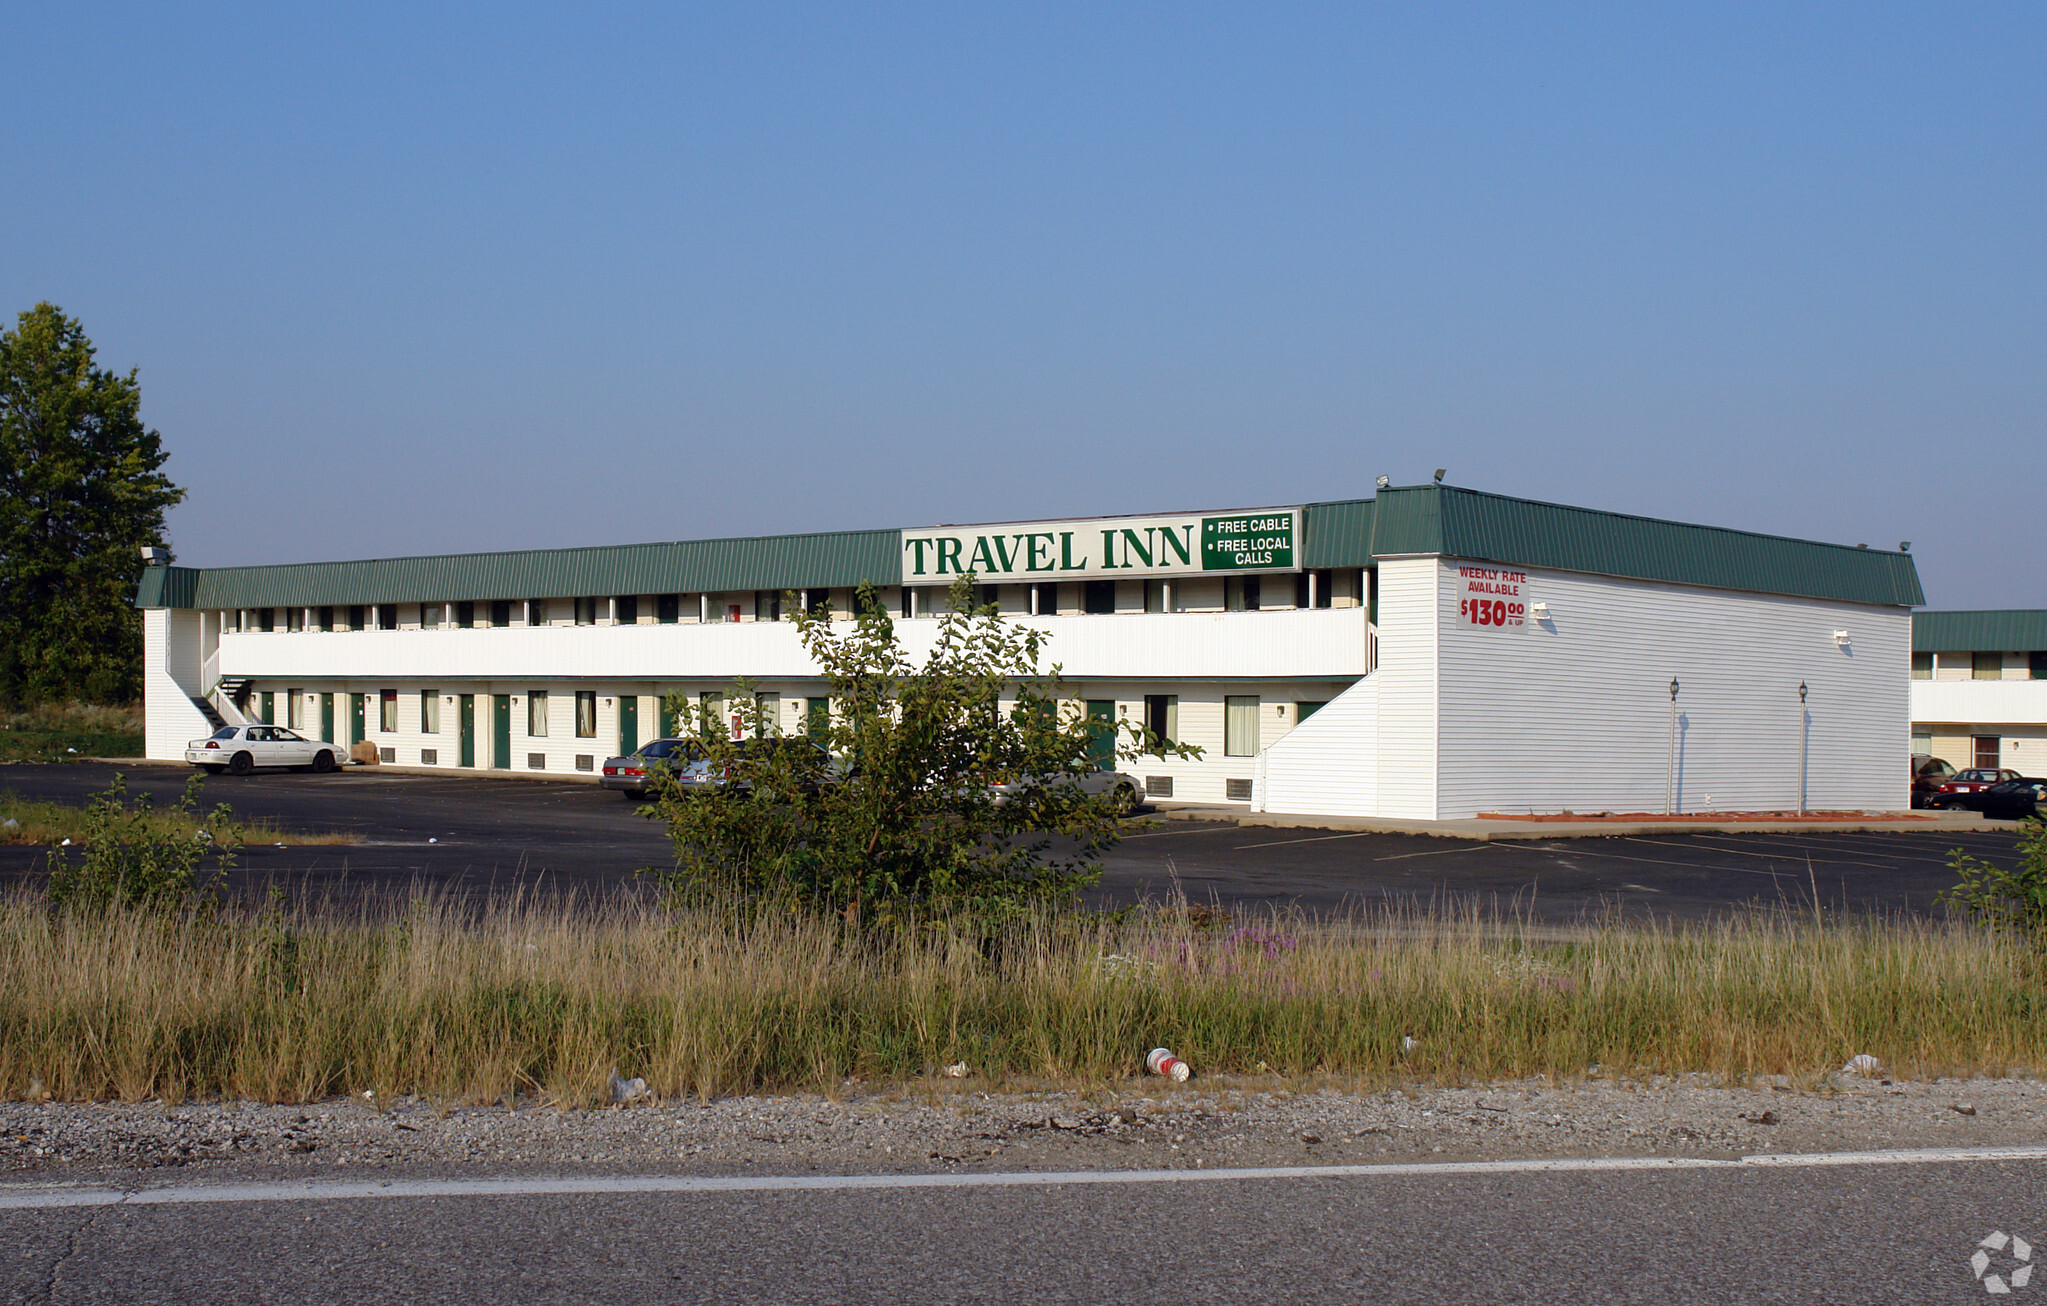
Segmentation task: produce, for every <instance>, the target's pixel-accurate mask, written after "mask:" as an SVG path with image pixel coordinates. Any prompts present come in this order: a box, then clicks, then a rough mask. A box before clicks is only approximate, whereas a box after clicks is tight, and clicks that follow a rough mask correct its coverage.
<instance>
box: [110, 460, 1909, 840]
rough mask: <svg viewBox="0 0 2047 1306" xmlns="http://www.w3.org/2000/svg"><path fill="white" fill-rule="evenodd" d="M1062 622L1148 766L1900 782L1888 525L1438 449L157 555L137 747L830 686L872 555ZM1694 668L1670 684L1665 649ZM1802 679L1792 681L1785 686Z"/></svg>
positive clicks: (357, 739)
mask: <svg viewBox="0 0 2047 1306" xmlns="http://www.w3.org/2000/svg"><path fill="white" fill-rule="evenodd" d="M964 573H971V574H972V575H973V576H974V579H975V581H976V583H977V584H978V585H980V587H981V588H980V591H979V592H978V594H977V599H978V601H980V602H984V603H986V602H993V603H995V604H997V605H998V606H999V607H1000V609H1001V610H1002V611H1003V612H1004V614H1005V615H1006V616H1008V617H1009V618H1010V619H1012V620H1015V621H1018V622H1026V623H1031V624H1034V625H1037V626H1039V627H1041V628H1042V629H1044V630H1045V631H1046V632H1047V635H1048V637H1049V639H1048V650H1049V652H1048V657H1047V663H1048V665H1049V664H1053V663H1056V664H1057V665H1058V666H1059V668H1060V670H1061V673H1062V675H1063V677H1064V678H1065V680H1066V681H1067V682H1068V684H1069V686H1070V691H1069V692H1070V694H1071V696H1072V698H1073V699H1074V700H1075V702H1076V703H1077V704H1078V705H1080V706H1081V707H1082V710H1085V711H1087V712H1089V713H1090V714H1093V715H1096V716H1100V717H1112V718H1125V719H1130V720H1135V721H1144V722H1146V723H1148V724H1150V725H1151V726H1152V727H1153V729H1155V730H1157V731H1158V732H1159V733H1160V734H1162V735H1165V736H1166V737H1168V738H1172V739H1175V740H1179V741H1183V742H1187V743H1192V744H1195V745H1198V746H1199V747H1200V748H1201V749H1202V755H1201V756H1200V757H1199V758H1198V759H1192V760H1178V759H1166V758H1160V757H1145V758H1139V759H1135V760H1132V761H1126V762H1125V763H1123V764H1122V765H1123V767H1124V769H1126V770H1128V771H1130V772H1132V773H1133V774H1135V775H1138V776H1139V777H1140V778H1141V779H1142V780H1143V782H1144V784H1145V787H1146V790H1147V792H1148V793H1149V794H1150V795H1151V796H1152V797H1153V798H1155V799H1157V800H1160V801H1167V800H1171V801H1195V802H1207V803H1229V804H1236V805H1241V806H1244V807H1247V808H1259V809H1263V810H1269V811H1278V812H1298V813H1307V814H1332V815H1336V814H1358V815H1381V816H1398V817H1408V818H1417V819H1442V818H1450V817H1458V816H1468V815H1472V814H1475V813H1477V812H1482V811H1512V812H1521V811H1536V812H1544V811H1560V810H1566V809H1569V810H1575V811H1600V810H1616V811H1619V810H1631V811H1633V810H1663V808H1664V806H1665V805H1666V804H1667V805H1669V806H1671V808H1672V809H1673V810H1681V811H1696V810H1703V809H1705V808H1709V807H1711V808H1720V809H1723V810H1724V809H1748V808H1758V807H1761V808H1773V809H1774V808H1787V807H1795V806H1797V805H1798V804H1799V802H1800V801H1801V800H1803V801H1804V802H1805V803H1806V804H1807V805H1808V806H1810V807H1813V808H1857V809H1877V808H1898V807H1903V806H1905V805H1906V802H1907V798H1908V792H1907V765H1906V763H1907V755H1908V752H1909V747H1910V742H1911V740H1910V728H1909V714H1908V691H1907V685H1908V683H1909V680H1908V675H1909V668H1910V665H1911V657H1912V626H1911V618H1910V608H1911V607H1912V606H1913V605H1915V604H1917V603H1920V602H1921V601H1922V599H1921V596H1920V592H1919V584H1918V578H1917V575H1916V573H1915V571H1914V570H1913V567H1912V563H1911V559H1910V558H1909V557H1907V556H1905V555H1903V554H1900V553H1891V552H1888V551H1884V550H1871V549H1865V548H1860V547H1846V546H1840V545H1830V544H1820V543H1814V542H1810V541H1803V540H1794V539H1785V538H1781V537H1774V536H1762V535H1755V534H1750V533H1746V532H1739V531H1729V530H1722V529H1718V528H1712V527H1703V526H1692V525H1686V524H1683V523H1675V522H1665V521H1657V520H1653V519H1647V518H1639V517H1629V516H1623V515H1619V514H1613V513H1605V512H1596V511H1592V510H1588V509H1579V508H1570V507H1565V506H1561V505H1554V504H1544V503H1537V502H1534V501H1530V500H1523V499H1515V498H1510V497H1506V496H1501V495H1492V494H1483V493H1479V492H1475V491H1470V490H1463V489H1458V488H1454V487H1448V486H1440V485H1429V486H1415V487H1400V488H1390V489H1382V490H1381V491H1380V492H1379V493H1378V495H1377V496H1376V497H1375V498H1373V499H1358V500H1342V501H1332V502H1318V503H1308V504H1305V505H1300V506H1281V507H1259V508H1241V509H1225V510H1221V511H1214V512H1198V513H1186V514H1164V515H1153V516H1133V517H1119V518H1097V519H1085V520H1068V521H1056V522H1021V523H1001V524H990V525H980V526H938V527H928V528H911V529H907V530H886V531H854V532H840V533H832V534H819V535H804V536H774V537H758V538H750V539H731V540H699V541H681V542H675V543H665V544H645V545H622V546H615V547H608V548H592V549H567V550H545V551H534V552H522V553H491V554H463V555H448V556H439V557H421V558H395V559H379V560H369V561H359V562H325V563H321V562H315V563H305V564H297V565H287V566H262V567H235V568H215V569H204V570H201V569H192V568H182V567H172V566H160V565H159V566H151V567H149V568H147V569H146V570H145V573H144V576H143V580H142V583H141V586H140V589H139V591H138V594H137V603H138V605H139V606H140V607H142V608H143V609H144V610H145V623H144V624H145V632H146V657H145V663H146V665H145V689H146V707H147V712H148V751H149V755H150V756H151V757H153V758H163V759H173V758H177V757H180V756H182V753H183V750H184V747H185V744H186V742H187V741H188V740H190V739H193V738H196V737H198V736H201V735H205V734H208V733H210V732H211V731H212V730H213V729H214V728H215V727H216V725H217V723H218V722H221V721H226V722H230V723H234V722H239V721H245V720H248V721H253V720H262V721H271V722H276V723H278V724H284V725H289V726H292V727H294V728H296V729H298V730H300V731H302V732H304V733H307V734H314V735H319V736H321V737H323V738H326V739H330V740H334V741H336V742H340V743H344V744H351V745H352V744H357V743H361V742H368V743H371V744H374V745H375V747H376V749H377V751H378V756H380V757H381V758H382V759H383V762H384V764H387V765H395V766H405V767H430V768H435V769H445V770H451V771H456V772H489V771H493V770H497V771H504V770H516V771H524V772H543V773H560V774H565V775H570V776H573V775H576V774H579V773H585V774H587V773H591V772H593V771H594V769H595V767H596V766H598V765H601V763H602V761H603V759H604V758H605V757H607V756H609V755H612V754H615V753H622V752H629V751H631V749H632V748H633V747H636V746H637V745H638V744H640V743H643V742H645V741H647V740H649V739H652V738H655V737H657V736H658V735H659V734H661V733H664V732H666V731H668V730H670V729H672V728H673V722H672V720H670V719H668V717H667V715H666V709H665V705H666V704H667V703H669V702H671V701H672V700H673V696H675V695H678V694H680V695H685V696H688V697H689V698H690V699H691V700H692V701H710V702H713V703H719V702H724V701H726V697H727V696H728V695H729V694H730V693H731V692H732V685H733V682H734V681H735V680H737V679H739V678H742V677H744V678H745V679H746V680H748V681H749V682H750V684H751V688H752V691H753V692H755V693H756V694H758V695H760V696H761V698H762V701H763V703H764V705H765V706H767V707H768V708H769V709H770V711H771V713H772V714H773V717H774V719H775V720H776V721H778V722H779V724H780V728H781V729H783V730H784V731H787V732H796V731H801V730H803V729H805V728H806V726H807V725H808V724H810V723H812V722H815V721H817V720H820V719H821V716H820V714H822V713H828V712H829V711H830V710H831V706H830V703H829V694H828V690H827V687H826V686H825V685H824V683H823V682H822V680H821V679H820V678H819V676H818V670H817V668H816V667H815V666H814V665H812V664H811V662H810V660H809V659H808V657H807V656H806V654H805V653H804V650H803V648H802V646H801V644H800V642H799V641H798V639H797V638H796V632H795V629H794V627H793V625H792V624H791V623H790V622H789V621H788V620H787V617H788V616H789V614H790V606H791V605H792V604H797V605H802V606H803V607H804V608H805V609H807V610H811V611H821V610H828V611H829V612H830V613H832V614H833V615H834V616H835V617H837V618H840V619H844V618H848V617H849V616H850V613H851V609H852V602H853V594H854V591H855V588H856V587H857V586H859V585H861V584H869V585H873V586H875V587H876V589H877V591H878V594H879V597H880V599H881V601H882V602H883V603H884V604H885V605H886V606H887V608H888V610H889V611H890V612H891V614H892V615H894V616H896V617H897V618H898V619H899V623H898V629H899V630H900V631H901V632H902V634H903V637H904V640H905V642H906V644H907V645H908V647H909V649H910V650H911V652H912V653H913V655H915V654H917V653H920V652H921V651H922V650H923V648H925V647H927V646H928V642H929V640H930V638H931V637H932V634H933V631H934V629H935V625H936V623H935V622H934V621H933V620H932V618H933V617H934V615H935V614H937V613H938V612H940V611H941V610H942V609H943V606H944V604H945V601H946V589H947V586H948V585H949V584H950V583H951V582H952V581H953V580H955V579H956V578H957V577H958V576H959V575H961V574H964ZM1673 680H1675V681H1676V682H1677V692H1676V697H1675V698H1674V699H1673V698H1672V696H1671V692H1670V691H1671V682H1672V681H1673ZM1800 686H1803V688H1804V697H1803V699H1802V700H1801V698H1800V697H1799V693H1798V689H1799V687H1800Z"/></svg>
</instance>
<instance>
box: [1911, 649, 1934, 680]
mask: <svg viewBox="0 0 2047 1306" xmlns="http://www.w3.org/2000/svg"><path fill="white" fill-rule="evenodd" d="M1912 679H1914V680H1931V679H1933V654H1931V653H1914V654H1913V655H1912Z"/></svg>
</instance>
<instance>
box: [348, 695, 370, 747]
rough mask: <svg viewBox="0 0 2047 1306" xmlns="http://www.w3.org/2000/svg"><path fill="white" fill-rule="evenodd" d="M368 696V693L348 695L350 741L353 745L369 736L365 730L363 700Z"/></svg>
mask: <svg viewBox="0 0 2047 1306" xmlns="http://www.w3.org/2000/svg"><path fill="white" fill-rule="evenodd" d="M367 697H368V695H366V694H350V695H349V696H348V742H349V743H350V744H351V745H353V744H359V743H361V742H362V741H363V740H365V739H367V738H369V736H368V735H367V734H366V733H365V732H364V730H363V700H364V699H365V698H367Z"/></svg>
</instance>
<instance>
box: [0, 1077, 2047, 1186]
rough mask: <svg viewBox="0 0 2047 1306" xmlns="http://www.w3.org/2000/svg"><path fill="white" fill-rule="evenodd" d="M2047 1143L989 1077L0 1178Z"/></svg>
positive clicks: (1305, 1093)
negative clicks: (1020, 1083) (1036, 1087)
mask: <svg viewBox="0 0 2047 1306" xmlns="http://www.w3.org/2000/svg"><path fill="white" fill-rule="evenodd" d="M2042 1142H2047V1084H2043V1083H2042V1082H2040V1081H2036V1080H2030V1079H2018V1078H2011V1079H1974V1080H1959V1079H1937V1080H1934V1081H1931V1082H1905V1081H1895V1082H1893V1081H1889V1080H1884V1079H1880V1078H1867V1079H1864V1078H1858V1077H1850V1076H1845V1075H1844V1076H1834V1077H1832V1078H1830V1079H1829V1080H1827V1081H1825V1082H1823V1083H1821V1084H1819V1085H1816V1086H1803V1087H1794V1086H1792V1085H1790V1084H1789V1083H1787V1082H1784V1081H1782V1080H1781V1078H1780V1079H1779V1080H1778V1081H1777V1082H1770V1081H1763V1082H1758V1083H1754V1084H1748V1085H1742V1086H1738V1087H1728V1086H1725V1085H1722V1084H1716V1083H1714V1082H1712V1081H1710V1080H1708V1079H1706V1078H1704V1077H1698V1076H1692V1077H1683V1078H1674V1079H1673V1078H1658V1079H1651V1080H1644V1081H1638V1082H1617V1081H1613V1080H1605V1079H1594V1080H1590V1081H1586V1082H1583V1083H1576V1084H1565V1085H1553V1084H1550V1083H1548V1082H1546V1081H1541V1080H1531V1081H1519V1082H1508V1083H1500V1084H1493V1085H1489V1086H1485V1087H1479V1088H1469V1087H1466V1088H1439V1087H1434V1086H1425V1085H1414V1086H1410V1087H1405V1088H1398V1089H1390V1090H1389V1089H1381V1090H1377V1091H1373V1092H1350V1091H1345V1090H1343V1089H1341V1088H1339V1087H1334V1086H1315V1085H1301V1084H1293V1085H1282V1084H1278V1083H1276V1082H1273V1081H1235V1080H1232V1081H1224V1080H1201V1079H1196V1080H1194V1081H1192V1082H1190V1083H1187V1084H1184V1085H1166V1084H1165V1083H1164V1082H1163V1081H1159V1080H1149V1081H1145V1082H1143V1083H1133V1084H1125V1085H1117V1086H1110V1087H1107V1088H1104V1089H1102V1090H1100V1091H1098V1092H1094V1093H1088V1094H1077V1093H1071V1092H1057V1091H1046V1092H989V1091H986V1090H981V1089H977V1088H975V1087H973V1081H972V1080H967V1081H964V1083H956V1082H953V1081H944V1082H943V1083H942V1084H940V1083H932V1084H921V1085H911V1086H900V1085H898V1086H889V1087H882V1088H875V1087H869V1086H865V1085H857V1084H856V1085H849V1086H848V1087H847V1089H846V1091H845V1093H844V1095H843V1096H840V1097H833V1098H826V1097H817V1096H787V1097H730V1098H719V1099H714V1100H712V1101H710V1102H708V1103H699V1102H696V1101H694V1100H692V1101H687V1102H660V1101H651V1100H644V1101H640V1102H636V1103H634V1104H631V1105H629V1106H624V1107H618V1108H613V1109H608V1110H556V1109H553V1108H549V1107H544V1106H537V1105H528V1104H525V1103H524V1102H523V1101H522V1102H521V1103H520V1104H519V1105H516V1106H513V1107H507V1106H503V1105H500V1106H496V1107H489V1108H477V1107H460V1108H442V1107H440V1106H438V1105H436V1104H434V1103H431V1102H425V1101H420V1100H416V1099H406V1100H403V1101H399V1102H395V1103H390V1104H379V1103H377V1102H375V1101H373V1100H368V1099H364V1098H349V1099H337V1100H333V1101H328V1102H323V1103H318V1104H315V1105H311V1106H268V1105H263V1104H259V1103H224V1104H223V1103H213V1104H208V1103H188V1104H183V1105H177V1106H166V1105H164V1104H162V1103H154V1102H142V1103H40V1104H37V1103H27V1102H7V1103H0V1183H5V1184H7V1185H8V1186H18V1185H23V1184H33V1185H45V1184H64V1183H93V1184H107V1183H112V1184H117V1185H132V1186H142V1187H148V1186H156V1185H160V1184H164V1183H169V1182H172V1181H174V1180H175V1181H176V1182H181V1183H188V1182H192V1181H194V1180H202V1181H204V1180H218V1181H222V1182H226V1181H231V1180H248V1179H269V1180H288V1179H294V1178H312V1177H330V1176H331V1177H339V1176H342V1175H352V1174H364V1173H369V1174H376V1175H382V1176H388V1177H394V1178H395V1177H400V1176H412V1175H428V1174H432V1175H440V1176H447V1175H451V1174H453V1175H460V1174H463V1173H472V1172H473V1173H476V1174H484V1173H489V1174H500V1175H501V1174H516V1173H561V1172H564V1171H573V1172H577V1173H600V1174H601V1173H626V1172H631V1173H642V1174H644V1173H687V1174H707V1175H709V1174H806V1173H821V1174H869V1173H892V1172H895V1173H928V1172H934V1171H937V1172H944V1171H971V1170H1068V1169H1154V1168H1180V1167H1186V1168H1193V1167H1217V1166H1272V1165H1347V1164H1370V1163H1373V1162H1390V1161H1406V1160H1439V1161H1440V1160H1505V1159H1518V1158H1529V1157H1567V1156H1594V1155H1596V1156H1626V1155H1641V1156H1650V1155H1655V1156H1705V1157H1715V1158H1730V1159H1731V1158H1734V1157H1739V1156H1744V1155H1751V1154H1755V1153H1764V1152H1829V1151H1850V1150H1865V1149H1875V1148H1915V1147H1994V1146H2012V1145H2021V1144H2039V1143H2042Z"/></svg>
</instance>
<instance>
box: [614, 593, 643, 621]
mask: <svg viewBox="0 0 2047 1306" xmlns="http://www.w3.org/2000/svg"><path fill="white" fill-rule="evenodd" d="M611 602H612V605H613V606H614V607H616V608H617V609H618V624H619V625H621V626H637V625H639V624H640V596H639V595H637V594H621V595H619V596H618V597H617V598H615V599H613V600H612V601H611Z"/></svg>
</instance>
